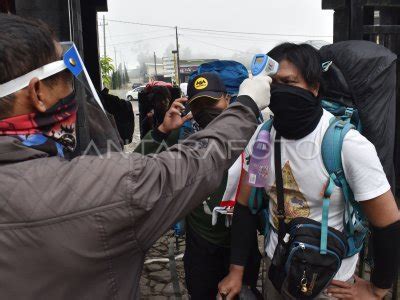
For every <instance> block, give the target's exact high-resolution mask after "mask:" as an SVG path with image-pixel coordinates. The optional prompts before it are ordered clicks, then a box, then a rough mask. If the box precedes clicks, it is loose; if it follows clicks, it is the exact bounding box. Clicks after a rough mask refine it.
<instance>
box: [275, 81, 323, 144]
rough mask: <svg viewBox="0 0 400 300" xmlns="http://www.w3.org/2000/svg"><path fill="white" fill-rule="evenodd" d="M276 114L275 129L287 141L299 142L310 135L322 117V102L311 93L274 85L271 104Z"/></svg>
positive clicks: (300, 89) (297, 88)
mask: <svg viewBox="0 0 400 300" xmlns="http://www.w3.org/2000/svg"><path fill="white" fill-rule="evenodd" d="M269 108H270V109H271V111H272V112H273V113H274V127H275V129H276V130H277V131H278V132H279V133H280V134H281V135H282V136H283V137H284V138H286V139H290V140H297V139H301V138H303V137H305V136H306V135H308V134H310V133H311V132H312V131H313V130H314V129H315V128H316V127H317V125H318V123H319V120H320V119H321V117H322V112H323V111H322V106H321V101H320V99H319V98H318V97H315V96H314V95H313V94H312V93H311V92H310V91H307V90H305V89H302V88H299V87H295V86H290V85H284V84H273V85H272V87H271V104H270V105H269Z"/></svg>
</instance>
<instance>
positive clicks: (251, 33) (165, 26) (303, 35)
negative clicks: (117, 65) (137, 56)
mask: <svg viewBox="0 0 400 300" xmlns="http://www.w3.org/2000/svg"><path fill="white" fill-rule="evenodd" d="M107 21H109V22H116V23H123V24H132V25H142V26H150V27H160V28H170V29H175V26H167V25H158V24H149V23H140V22H130V21H121V20H110V19H107ZM178 29H179V30H187V31H200V32H216V33H227V34H243V35H262V36H288V37H307V38H332V35H310V34H292V33H287V34H286V33H263V32H246V31H228V30H216V29H205V28H192V27H178Z"/></svg>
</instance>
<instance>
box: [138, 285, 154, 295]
mask: <svg viewBox="0 0 400 300" xmlns="http://www.w3.org/2000/svg"><path fill="white" fill-rule="evenodd" d="M140 295H141V296H149V295H151V290H150V287H148V286H141V287H140Z"/></svg>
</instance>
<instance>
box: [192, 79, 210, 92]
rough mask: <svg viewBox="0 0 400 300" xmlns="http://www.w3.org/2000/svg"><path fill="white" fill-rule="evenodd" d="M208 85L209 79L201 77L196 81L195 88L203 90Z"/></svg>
mask: <svg viewBox="0 0 400 300" xmlns="http://www.w3.org/2000/svg"><path fill="white" fill-rule="evenodd" d="M207 86H208V80H207V79H205V78H204V77H199V78H197V79H196V81H195V82H194V88H195V89H196V90H203V89H205V88H206V87H207Z"/></svg>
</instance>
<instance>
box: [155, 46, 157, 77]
mask: <svg viewBox="0 0 400 300" xmlns="http://www.w3.org/2000/svg"><path fill="white" fill-rule="evenodd" d="M154 74H155V79H156V80H157V58H156V52H154Z"/></svg>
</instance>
